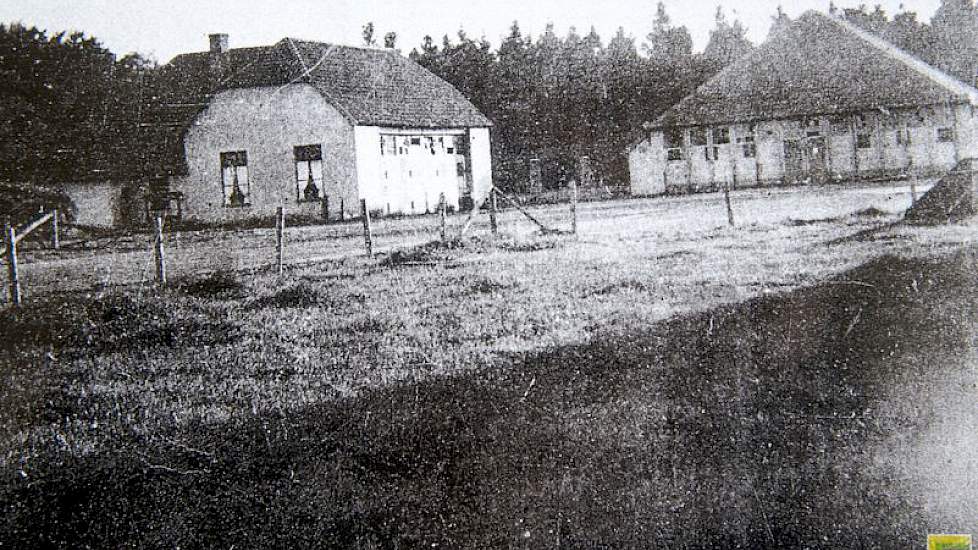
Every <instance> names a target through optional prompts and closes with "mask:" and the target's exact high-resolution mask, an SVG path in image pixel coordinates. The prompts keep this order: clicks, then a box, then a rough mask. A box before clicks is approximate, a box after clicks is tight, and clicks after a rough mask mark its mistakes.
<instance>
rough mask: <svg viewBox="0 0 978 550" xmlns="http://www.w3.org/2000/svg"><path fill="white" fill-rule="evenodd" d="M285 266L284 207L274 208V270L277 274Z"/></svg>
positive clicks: (280, 272)
mask: <svg viewBox="0 0 978 550" xmlns="http://www.w3.org/2000/svg"><path fill="white" fill-rule="evenodd" d="M284 266H285V208H283V207H281V206H279V207H278V208H276V209H275V270H276V271H277V272H278V274H279V275H281V274H282V271H283V269H284Z"/></svg>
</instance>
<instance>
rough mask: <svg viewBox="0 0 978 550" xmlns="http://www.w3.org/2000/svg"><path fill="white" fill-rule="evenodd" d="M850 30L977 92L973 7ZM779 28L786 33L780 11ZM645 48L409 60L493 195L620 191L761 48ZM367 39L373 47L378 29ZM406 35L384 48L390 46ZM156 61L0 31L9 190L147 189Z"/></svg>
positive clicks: (569, 40) (465, 44)
mask: <svg viewBox="0 0 978 550" xmlns="http://www.w3.org/2000/svg"><path fill="white" fill-rule="evenodd" d="M832 11H834V12H836V13H840V14H841V15H842V16H844V17H846V18H847V19H849V20H850V21H853V22H854V23H856V24H857V25H860V26H861V27H863V28H866V29H868V30H870V31H872V32H874V33H877V34H879V35H881V36H883V37H884V38H886V39H888V40H890V41H891V42H893V43H895V44H896V45H898V46H900V47H901V48H904V49H906V50H908V51H910V52H911V53H914V54H915V55H918V56H919V57H921V58H923V59H924V60H926V61H928V62H930V63H931V64H933V65H935V66H937V67H939V68H942V69H944V70H946V71H947V72H949V73H951V74H953V75H955V76H956V77H958V78H959V79H961V80H962V81H965V82H969V83H974V81H975V74H976V68H978V10H976V8H975V5H974V0H942V2H941V6H940V8H939V9H938V10H937V13H936V14H935V15H934V17H933V18H932V19H931V21H929V22H924V21H919V20H918V18H917V15H916V14H915V13H913V12H910V11H901V12H899V13H897V14H895V15H894V16H892V17H890V16H889V15H888V14H887V13H886V12H885V11H884V10H882V8H880V7H876V8H875V9H874V10H872V11H871V10H868V9H867V8H866V7H865V6H860V7H857V8H848V9H843V10H841V12H840V11H839V10H837V9H836V8H835V7H833V8H832ZM772 19H773V31H774V32H776V31H777V29H778V28H779V27H781V26H783V25H787V24H789V23H790V20H789V19H788V17H787V16H786V15H785V14H784V13H782V12H781V10H780V9H779V10H778V12H777V13H776V14H774V16H773V17H772ZM648 28H649V32H648V33H647V34H646V35H645V36H643V37H641V38H638V39H636V38H635V37H632V36H628V35H626V34H625V32H624V31H623V30H622V29H619V30H618V32H617V33H616V34H615V35H614V36H612V37H610V39H607V40H605V39H604V38H603V37H601V36H599V35H598V33H597V32H595V30H594V29H590V30H589V32H586V33H581V32H579V31H578V30H577V29H575V28H571V29H569V30H568V31H567V32H566V33H561V34H560V35H558V33H557V31H556V30H555V29H554V27H553V25H548V26H547V28H546V29H545V30H544V32H543V33H541V34H540V35H538V36H529V35H526V34H524V33H523V32H522V31H521V29H520V27H519V24H518V23H515V22H514V23H513V25H512V27H511V28H510V30H509V33H508V35H507V36H506V37H505V38H504V39H503V40H502V42H501V43H500V44H499V46H498V47H496V48H493V46H492V45H491V44H490V43H489V42H488V41H487V40H486V39H485V38H479V39H474V38H472V37H469V36H468V35H466V34H465V33H464V32H461V31H460V32H458V33H457V35H456V36H454V37H448V36H445V37H443V38H442V39H441V40H440V41H439V42H436V41H435V40H434V39H432V38H431V37H426V38H425V39H424V41H423V43H422V44H421V45H420V46H419V47H417V48H414V49H413V50H412V51H411V52H410V57H411V58H412V59H414V60H415V61H417V62H418V63H420V64H422V65H423V66H425V67H427V68H428V69H430V70H431V71H433V72H434V73H435V74H437V75H439V76H441V77H442V78H444V79H446V80H447V81H449V82H451V83H452V84H454V85H455V86H456V87H458V88H459V89H460V90H461V91H462V92H463V93H464V94H465V95H466V96H468V97H469V98H470V99H471V100H472V101H473V103H475V104H476V106H477V107H479V108H480V109H481V110H482V111H483V112H484V113H485V114H486V115H487V116H488V117H489V118H490V119H491V120H492V121H493V123H494V124H495V128H494V131H493V140H494V143H493V148H494V155H493V157H494V164H495V173H496V176H497V179H498V184H500V185H501V186H505V187H508V188H519V187H521V186H523V185H525V184H526V183H527V179H528V163H529V160H530V159H539V160H540V161H541V165H542V167H543V168H544V172H545V173H544V179H545V183H546V184H548V185H551V186H558V185H560V184H561V183H562V182H563V181H566V180H568V179H570V178H572V177H575V170H576V168H577V162H578V159H580V158H581V157H583V156H587V157H589V158H590V160H591V164H592V167H593V168H594V170H595V176H596V178H597V179H598V180H599V181H600V180H603V181H604V182H605V183H606V184H608V185H616V184H625V183H627V181H628V176H627V158H626V151H627V148H628V146H629V144H630V143H631V142H632V141H634V140H636V139H637V138H639V137H640V136H641V135H642V129H641V128H642V124H643V123H645V122H648V121H651V120H654V119H655V118H656V117H658V115H660V114H661V113H662V112H663V111H664V110H666V109H667V108H669V107H670V106H672V105H674V104H675V103H676V102H678V101H679V100H680V99H681V98H682V97H684V96H685V95H687V94H689V93H690V92H692V91H693V90H695V88H696V87H697V86H699V85H700V84H702V83H703V82H704V81H706V80H707V79H708V78H710V77H711V76H712V75H714V74H715V73H716V72H717V71H719V70H720V69H721V68H722V67H723V66H725V65H726V64H727V63H729V62H730V61H732V60H734V59H736V58H738V57H739V56H742V55H745V54H747V53H749V52H750V51H751V50H752V49H753V48H754V45H753V44H751V42H750V41H749V40H748V39H747V38H746V34H747V33H746V29H745V28H744V26H743V25H742V24H741V23H740V22H738V21H736V20H734V21H729V20H728V19H727V17H726V16H725V15H724V13H723V11H722V10H721V9H719V8H718V9H717V11H716V15H715V24H714V28H713V30H712V31H711V33H710V40H709V43H708V44H707V46H706V48H705V49H704V51H703V52H694V50H693V41H692V37H691V36H690V33H689V31H688V29H687V28H686V27H684V26H681V25H675V24H673V22H672V21H671V20H670V18H669V15H668V14H667V13H666V10H665V8H664V6H663V4H662V3H661V2H660V3H659V4H658V6H657V10H656V14H655V16H654V18H653V20H652V21H650V22H649V26H648ZM364 40H365V42H369V43H375V42H376V41H375V40H374V28H373V25H372V24H371V25H368V26H367V27H365V28H364ZM396 40H397V35H396V34H394V33H391V32H389V33H386V34H384V35H383V44H384V46H386V47H391V48H393V47H395V44H396ZM155 72H156V65H155V63H153V62H151V61H148V60H146V59H145V58H143V57H141V56H140V55H138V54H129V55H126V56H123V57H121V58H117V56H115V55H113V53H112V52H110V51H109V50H108V49H106V48H105V47H104V46H102V45H101V44H100V43H99V41H98V40H96V39H95V38H92V37H87V36H85V35H84V34H82V33H73V34H66V33H57V34H53V35H48V34H47V33H46V32H45V31H42V30H38V29H37V28H34V27H31V28H28V27H26V26H24V25H20V24H11V25H0V112H2V113H3V117H2V118H3V124H2V125H0V181H13V182H34V183H58V182H66V181H78V180H84V179H96V180H107V179H130V180H131V179H138V178H141V177H143V176H147V175H152V174H153V173H154V170H158V167H156V168H154V163H155V161H154V160H153V159H154V158H155V157H154V155H153V154H152V152H153V151H154V148H157V145H158V144H154V143H152V140H151V139H147V136H150V135H153V134H154V132H146V131H145V130H146V128H145V126H146V123H145V120H146V119H147V117H146V116H145V109H146V108H147V107H148V106H149V105H150V104H151V103H152V98H151V97H146V96H147V95H151V92H149V90H150V89H152V86H151V85H149V84H148V83H150V82H151V81H152V78H153V75H154V73H155Z"/></svg>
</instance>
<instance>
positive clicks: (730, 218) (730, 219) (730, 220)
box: [723, 183, 734, 227]
mask: <svg viewBox="0 0 978 550" xmlns="http://www.w3.org/2000/svg"><path fill="white" fill-rule="evenodd" d="M723 200H724V202H726V203H727V223H729V224H730V227H733V226H734V214H733V206H731V204H730V184H729V183H728V184H726V185H724V186H723Z"/></svg>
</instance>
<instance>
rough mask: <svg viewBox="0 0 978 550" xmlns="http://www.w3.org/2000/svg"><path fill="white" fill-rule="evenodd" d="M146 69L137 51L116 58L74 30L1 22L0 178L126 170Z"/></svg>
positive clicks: (43, 178)
mask: <svg viewBox="0 0 978 550" xmlns="http://www.w3.org/2000/svg"><path fill="white" fill-rule="evenodd" d="M152 66H153V64H151V63H149V62H148V61H146V60H145V59H144V58H142V57H140V56H139V55H136V54H131V55H127V56H125V57H122V58H121V59H117V58H116V56H114V55H113V54H112V53H111V52H110V51H109V50H108V49H106V48H105V47H103V46H102V45H101V44H100V43H99V42H98V40H96V39H95V38H92V37H86V36H85V35H84V34H83V33H80V32H76V33H72V34H67V33H64V32H61V33H57V34H54V35H51V36H49V35H48V34H47V33H46V32H44V31H42V30H38V29H37V28H36V27H31V28H28V27H25V26H23V25H19V24H12V25H0V112H2V113H3V117H2V118H3V124H0V181H13V182H32V183H38V184H46V183H60V182H65V181H71V180H79V179H103V180H104V179H109V178H117V177H123V176H125V175H127V174H130V173H131V172H132V171H133V167H132V166H131V165H130V160H131V159H132V158H133V157H134V155H138V150H136V149H135V148H134V144H137V143H138V142H139V139H138V137H139V131H138V123H139V118H140V117H139V109H140V102H141V97H140V88H141V87H140V79H141V78H143V77H144V75H145V74H146V72H147V71H148V70H151V69H152Z"/></svg>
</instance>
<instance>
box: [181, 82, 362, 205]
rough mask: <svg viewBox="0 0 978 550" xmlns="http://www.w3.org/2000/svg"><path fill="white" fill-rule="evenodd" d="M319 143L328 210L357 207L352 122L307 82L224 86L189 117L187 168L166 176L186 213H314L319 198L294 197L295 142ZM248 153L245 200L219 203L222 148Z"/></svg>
mask: <svg viewBox="0 0 978 550" xmlns="http://www.w3.org/2000/svg"><path fill="white" fill-rule="evenodd" d="M311 144H321V145H322V151H323V189H322V190H321V192H322V193H324V194H325V195H327V196H328V197H329V202H330V210H331V213H330V214H331V216H338V215H339V211H338V209H339V204H340V199H343V202H344V204H345V206H346V210H347V211H348V212H355V211H356V206H355V203H356V198H357V190H356V170H355V157H354V135H353V127H352V126H351V125H350V124H349V123H348V122H347V121H346V119H345V118H344V117H343V116H342V115H341V114H340V113H339V111H337V110H336V109H335V108H334V107H332V106H331V105H329V104H328V103H327V102H326V101H325V100H324V99H323V97H322V95H320V94H319V92H317V91H316V90H315V89H313V88H312V86H309V85H307V84H295V85H290V86H287V87H284V88H281V89H279V88H274V87H263V88H244V89H234V90H228V91H224V92H221V93H219V94H217V95H216V96H214V97H213V98H212V99H211V101H210V104H209V105H208V107H207V109H206V110H204V111H203V112H202V113H201V114H200V115H199V116H198V117H197V119H196V120H195V121H194V123H193V125H192V126H191V128H190V129H189V130H188V131H187V133H186V137H185V139H184V148H185V152H186V158H187V165H188V174H187V175H186V176H183V177H180V178H175V179H174V180H173V181H172V182H171V187H172V188H173V189H174V190H178V191H182V192H183V193H184V194H185V196H186V200H185V203H184V208H185V211H184V215H185V217H188V218H192V219H198V220H203V221H211V222H220V221H230V220H237V219H242V218H255V217H270V216H273V215H274V213H275V210H276V207H278V206H284V207H285V209H286V212H287V213H288V214H296V213H303V214H308V215H318V214H319V213H320V212H321V204H320V203H318V202H305V201H301V200H300V199H299V197H298V196H297V195H298V193H297V190H296V186H297V182H296V166H295V154H294V149H293V148H294V147H295V146H300V145H311ZM228 151H247V155H248V177H249V180H250V188H251V196H250V201H249V202H250V206H246V207H238V208H232V207H227V206H224V191H223V188H222V175H221V164H220V157H221V153H222V152H228Z"/></svg>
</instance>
